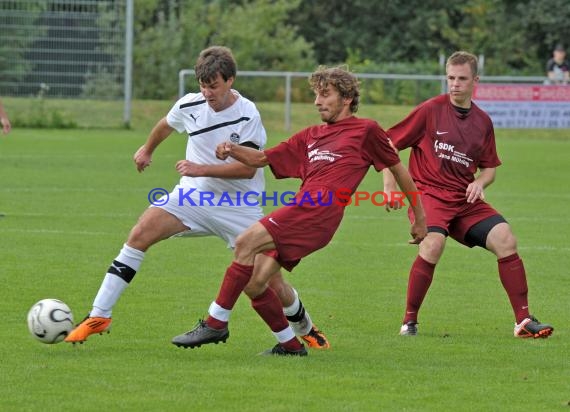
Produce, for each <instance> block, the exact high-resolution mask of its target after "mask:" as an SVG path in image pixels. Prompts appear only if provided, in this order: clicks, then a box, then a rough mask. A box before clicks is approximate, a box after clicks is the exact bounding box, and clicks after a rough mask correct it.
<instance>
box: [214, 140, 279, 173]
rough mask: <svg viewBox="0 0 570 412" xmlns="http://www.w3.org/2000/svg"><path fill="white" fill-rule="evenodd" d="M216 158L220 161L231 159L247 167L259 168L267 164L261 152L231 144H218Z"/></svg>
mask: <svg viewBox="0 0 570 412" xmlns="http://www.w3.org/2000/svg"><path fill="white" fill-rule="evenodd" d="M216 157H217V158H218V159H220V160H226V159H227V158H228V157H233V158H234V159H236V160H238V161H240V162H242V163H243V164H245V165H247V166H249V167H257V168H259V167H264V166H267V165H268V164H269V162H268V160H267V157H266V156H265V153H263V151H262V150H257V149H253V148H251V147H246V146H241V145H237V144H234V143H231V142H224V143H220V144H219V145H218V147H216Z"/></svg>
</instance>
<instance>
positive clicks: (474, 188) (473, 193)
mask: <svg viewBox="0 0 570 412" xmlns="http://www.w3.org/2000/svg"><path fill="white" fill-rule="evenodd" d="M465 197H467V203H475V201H477V200H478V199H481V200H485V192H484V191H483V185H482V184H481V183H479V182H478V181H477V180H474V181H473V182H471V183H470V184H469V186H467V190H465Z"/></svg>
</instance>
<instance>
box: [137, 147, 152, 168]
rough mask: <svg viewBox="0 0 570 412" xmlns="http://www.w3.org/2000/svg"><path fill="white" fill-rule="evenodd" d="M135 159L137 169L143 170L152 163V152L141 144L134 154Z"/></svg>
mask: <svg viewBox="0 0 570 412" xmlns="http://www.w3.org/2000/svg"><path fill="white" fill-rule="evenodd" d="M133 160H134V162H135V164H136V165H137V170H138V171H139V173H140V172H142V171H143V170H144V169H146V168H147V167H149V166H150V164H151V163H152V154H150V153H148V152H147V150H146V148H145V147H144V146H141V147H140V148H139V150H137V151H136V153H135V155H134V156H133Z"/></svg>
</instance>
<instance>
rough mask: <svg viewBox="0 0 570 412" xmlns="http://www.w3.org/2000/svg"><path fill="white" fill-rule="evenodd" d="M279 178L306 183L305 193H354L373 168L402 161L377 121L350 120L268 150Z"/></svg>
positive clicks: (323, 126)
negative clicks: (316, 190) (324, 190)
mask: <svg viewBox="0 0 570 412" xmlns="http://www.w3.org/2000/svg"><path fill="white" fill-rule="evenodd" d="M265 155H266V156H267V159H268V161H269V165H270V167H271V170H272V172H273V174H274V175H275V177H277V178H278V179H281V178H286V177H297V178H300V179H302V180H303V183H302V185H301V191H310V190H311V189H315V188H323V187H324V188H327V189H328V190H329V191H331V192H336V191H337V190H339V189H345V190H346V189H348V190H349V191H350V194H352V193H353V192H354V191H355V190H356V188H357V187H358V184H359V183H360V182H361V181H362V179H363V178H364V175H366V172H367V171H368V169H369V167H370V166H371V165H372V166H374V168H375V169H376V170H377V171H380V170H382V169H384V168H386V167H390V166H394V165H395V164H397V163H399V162H400V158H399V157H398V155H397V154H396V153H395V152H394V150H393V149H392V148H391V147H390V145H389V144H388V139H387V135H386V132H385V131H384V130H383V129H382V128H381V127H380V126H379V125H378V123H376V122H375V121H373V120H369V119H361V118H357V117H354V116H352V117H349V118H347V119H343V120H341V121H339V122H336V123H331V124H321V125H316V126H311V127H308V128H306V129H304V130H302V131H300V132H299V133H296V134H295V135H293V136H292V137H291V138H289V139H288V140H287V141H285V142H282V143H280V144H278V145H277V146H275V147H273V148H271V149H267V150H265Z"/></svg>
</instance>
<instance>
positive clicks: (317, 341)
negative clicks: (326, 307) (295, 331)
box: [301, 325, 331, 349]
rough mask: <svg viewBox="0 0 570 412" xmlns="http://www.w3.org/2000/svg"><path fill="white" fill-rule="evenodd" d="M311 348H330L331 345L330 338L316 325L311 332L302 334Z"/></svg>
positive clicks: (302, 337)
mask: <svg viewBox="0 0 570 412" xmlns="http://www.w3.org/2000/svg"><path fill="white" fill-rule="evenodd" d="M301 339H303V340H304V341H305V343H306V344H307V346H308V347H309V348H314V349H328V348H330V347H331V345H330V343H329V340H328V339H327V337H326V336H325V334H324V333H323V332H322V331H320V330H319V329H318V328H317V327H316V326H315V325H313V327H312V328H311V330H310V331H309V333H307V334H306V335H303V336H301Z"/></svg>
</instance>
